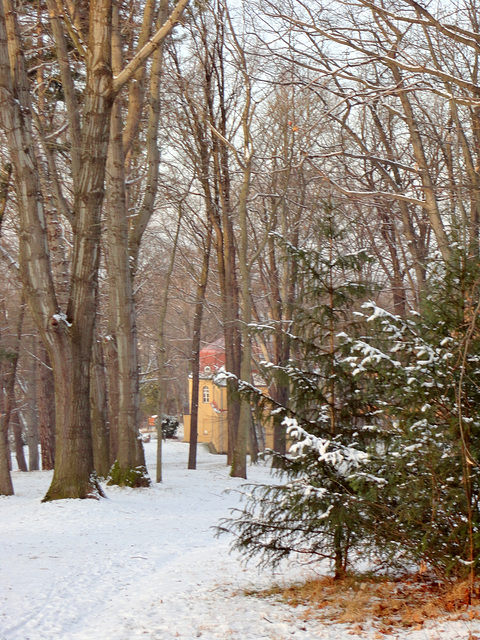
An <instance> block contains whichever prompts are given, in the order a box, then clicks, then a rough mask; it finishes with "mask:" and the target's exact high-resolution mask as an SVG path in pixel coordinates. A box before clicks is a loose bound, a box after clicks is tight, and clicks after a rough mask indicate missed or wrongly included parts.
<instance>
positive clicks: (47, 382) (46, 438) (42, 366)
mask: <svg viewBox="0 0 480 640" xmlns="http://www.w3.org/2000/svg"><path fill="white" fill-rule="evenodd" d="M36 353H37V356H38V362H39V364H38V385H37V407H38V432H39V437H40V451H41V458H42V469H43V470H44V471H50V470H51V469H53V468H54V466H55V388H54V382H53V373H52V368H51V366H50V360H49V358H48V354H47V351H46V349H45V347H44V345H43V343H42V342H40V341H39V340H38V339H37V349H36Z"/></svg>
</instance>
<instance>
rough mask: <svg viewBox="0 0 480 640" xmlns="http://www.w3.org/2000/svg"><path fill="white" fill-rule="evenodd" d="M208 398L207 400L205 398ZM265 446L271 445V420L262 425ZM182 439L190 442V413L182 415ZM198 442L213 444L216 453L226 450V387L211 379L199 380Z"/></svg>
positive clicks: (190, 381) (190, 393) (190, 391)
mask: <svg viewBox="0 0 480 640" xmlns="http://www.w3.org/2000/svg"><path fill="white" fill-rule="evenodd" d="M188 391H189V397H190V398H191V396H192V379H191V378H190V379H189V381H188ZM207 398H208V400H207ZM264 430H265V442H264V443H262V442H259V446H260V449H262V444H263V445H264V446H265V447H267V448H272V447H273V428H272V424H271V421H268V422H267V425H266V426H265V427H264ZM183 432H184V441H185V442H190V415H184V416H183ZM198 442H201V443H207V444H208V443H210V444H213V446H214V447H215V450H216V451H217V453H227V451H228V424H227V389H226V387H219V386H217V385H216V384H214V383H213V380H211V379H203V380H200V390H199V398H198Z"/></svg>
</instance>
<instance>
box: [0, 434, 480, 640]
mask: <svg viewBox="0 0 480 640" xmlns="http://www.w3.org/2000/svg"><path fill="white" fill-rule="evenodd" d="M155 446H156V442H154V441H152V442H151V443H148V444H146V453H147V462H148V468H149V471H150V474H151V476H152V477H155V464H154V460H155ZM187 449H188V445H186V444H184V443H182V442H175V441H170V442H167V443H166V445H165V447H164V472H163V473H164V482H163V484H161V485H155V486H153V487H152V488H150V489H141V490H130V489H118V488H108V489H107V495H108V499H107V500H101V501H98V502H97V501H93V500H83V501H82V500H64V501H59V502H54V503H48V504H42V503H41V502H40V501H41V498H42V497H43V495H44V494H45V491H46V489H47V487H48V485H49V482H50V478H51V474H50V473H49V472H34V473H27V474H25V473H24V474H22V473H19V472H14V485H15V494H16V495H15V496H13V497H8V498H5V497H3V498H0V639H1V640H57V639H58V640H133V639H135V638H145V639H147V640H170V639H172V640H173V639H176V638H181V639H184V640H193V639H195V638H202V639H203V640H210V639H211V640H213V639H216V638H221V639H223V640H257V639H268V640H286V639H287V638H288V639H292V640H313V639H317V638H319V639H323V640H341V639H343V638H347V639H348V638H351V639H352V640H356V639H358V638H368V639H370V638H372V639H373V638H379V637H381V638H386V639H393V638H396V639H397V640H400V639H401V640H403V639H407V638H408V640H447V639H448V640H453V639H455V640H456V639H459V640H460V639H462V640H463V639H465V640H466V639H467V638H469V637H476V635H477V634H478V636H479V637H480V623H479V622H476V621H474V622H469V621H466V620H465V621H463V620H459V621H455V622H453V621H444V622H437V623H436V624H432V625H429V626H427V627H424V628H423V629H421V630H410V631H401V632H398V633H395V634H394V635H390V636H388V635H380V634H379V633H378V631H376V630H375V629H372V630H371V631H365V630H364V631H362V632H361V635H358V634H356V633H354V632H353V630H352V628H350V627H349V626H348V625H340V624H334V623H332V624H326V623H322V622H320V621H318V620H315V619H312V618H311V617H309V616H306V615H305V613H306V612H305V609H302V607H297V608H296V609H294V608H291V607H289V606H288V605H285V604H283V603H280V602H278V601H276V600H275V599H273V598H272V599H261V598H255V597H253V596H246V595H244V590H245V589H252V588H254V589H256V588H263V587H267V586H269V585H271V584H274V583H277V584H279V583H280V584H286V583H289V582H291V581H294V580H296V579H299V578H300V577H301V576H302V574H303V575H305V573H306V570H305V569H304V568H302V567H300V566H298V565H295V564H292V563H290V564H289V565H285V566H283V567H282V570H281V571H280V572H277V573H275V574H272V572H270V571H268V570H262V571H259V570H258V569H257V568H256V567H255V566H254V565H253V564H252V565H248V566H247V567H245V566H243V565H242V564H241V563H240V562H239V561H238V558H237V557H236V556H235V555H234V554H229V540H228V538H226V537H225V536H223V537H222V538H220V540H218V539H216V538H215V537H214V532H213V530H212V526H214V525H215V524H216V523H218V521H219V520H220V518H221V517H222V516H224V515H226V514H227V513H228V510H229V508H230V507H232V506H235V505H236V504H237V502H238V496H237V495H236V493H229V494H225V493H224V490H225V489H227V488H235V487H238V486H240V485H241V484H242V482H243V481H241V480H238V479H234V478H230V477H229V476H228V470H227V468H226V467H225V458H224V457H223V456H214V455H211V454H209V453H208V452H207V451H206V450H205V449H203V448H202V447H200V448H199V465H198V469H197V471H188V470H186V460H187ZM267 473H268V472H267V469H265V468H262V467H251V468H249V474H250V478H249V479H251V480H253V481H260V480H265V479H266V477H267Z"/></svg>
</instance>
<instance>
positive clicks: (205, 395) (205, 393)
mask: <svg viewBox="0 0 480 640" xmlns="http://www.w3.org/2000/svg"><path fill="white" fill-rule="evenodd" d="M203 402H210V389H209V388H208V387H203Z"/></svg>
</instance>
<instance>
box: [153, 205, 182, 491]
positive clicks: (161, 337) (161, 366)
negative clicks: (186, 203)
mask: <svg viewBox="0 0 480 640" xmlns="http://www.w3.org/2000/svg"><path fill="white" fill-rule="evenodd" d="M182 216H183V210H182V204H181V203H179V206H178V222H177V228H176V231H175V237H174V240H173V247H172V252H171V254H170V263H169V265H168V270H167V273H166V276H165V282H164V288H163V296H162V300H161V303H160V309H159V315H160V317H159V320H158V377H157V380H158V392H157V477H156V481H157V482H162V440H163V433H162V420H163V414H164V413H165V408H166V407H165V405H166V396H167V388H166V376H165V366H166V347H165V318H166V317H167V307H168V292H169V290H170V280H171V278H172V273H173V267H174V266H175V256H176V253H177V246H178V238H179V235H180V229H181V224H182Z"/></svg>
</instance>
